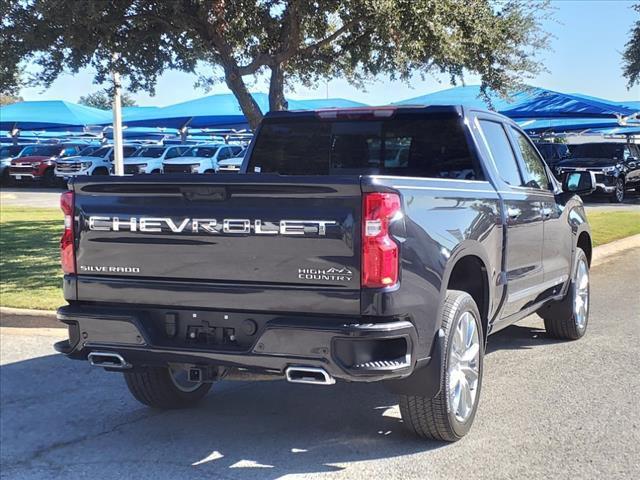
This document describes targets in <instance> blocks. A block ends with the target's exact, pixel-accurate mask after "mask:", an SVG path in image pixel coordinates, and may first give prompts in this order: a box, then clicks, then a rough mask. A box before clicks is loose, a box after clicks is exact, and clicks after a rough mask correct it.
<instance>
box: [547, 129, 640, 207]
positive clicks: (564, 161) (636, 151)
mask: <svg viewBox="0 0 640 480" xmlns="http://www.w3.org/2000/svg"><path fill="white" fill-rule="evenodd" d="M536 147H537V148H538V150H539V151H540V153H541V154H542V156H543V157H544V159H545V161H546V162H547V165H549V167H550V169H551V171H552V172H553V173H554V175H555V176H556V177H557V178H559V179H561V178H562V177H563V176H564V175H566V174H567V173H569V172H575V171H584V170H588V171H592V172H594V174H595V178H596V193H600V194H604V195H607V196H608V197H609V198H610V200H611V201H612V202H615V203H621V202H623V201H624V199H625V196H626V194H627V192H628V191H630V190H635V191H636V192H637V193H640V145H638V144H637V143H630V142H621V141H614V140H610V141H606V142H593V143H582V144H576V145H567V144H563V143H550V142H537V143H536Z"/></svg>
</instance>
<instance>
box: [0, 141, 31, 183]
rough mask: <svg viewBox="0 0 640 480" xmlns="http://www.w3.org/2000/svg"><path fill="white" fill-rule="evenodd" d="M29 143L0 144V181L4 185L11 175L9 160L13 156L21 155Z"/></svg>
mask: <svg viewBox="0 0 640 480" xmlns="http://www.w3.org/2000/svg"><path fill="white" fill-rule="evenodd" d="M30 146H31V145H25V144H20V145H6V144H5V145H1V146H0V182H2V185H6V184H8V183H9V182H10V180H11V176H10V175H9V168H10V167H11V160H13V159H14V158H19V157H22V152H24V151H25V150H26V149H27V147H30Z"/></svg>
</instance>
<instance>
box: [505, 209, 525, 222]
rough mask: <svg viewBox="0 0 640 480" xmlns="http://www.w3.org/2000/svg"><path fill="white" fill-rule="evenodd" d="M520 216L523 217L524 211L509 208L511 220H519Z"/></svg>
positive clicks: (508, 212)
mask: <svg viewBox="0 0 640 480" xmlns="http://www.w3.org/2000/svg"><path fill="white" fill-rule="evenodd" d="M520 215H522V210H520V209H519V208H514V207H509V208H507V216H508V217H509V218H510V219H511V220H515V219H517V218H518V217H519V216H520Z"/></svg>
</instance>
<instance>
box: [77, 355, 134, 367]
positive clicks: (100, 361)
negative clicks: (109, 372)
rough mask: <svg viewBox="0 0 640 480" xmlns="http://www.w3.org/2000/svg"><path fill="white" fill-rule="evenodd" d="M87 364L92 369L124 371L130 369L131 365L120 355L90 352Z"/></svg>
mask: <svg viewBox="0 0 640 480" xmlns="http://www.w3.org/2000/svg"><path fill="white" fill-rule="evenodd" d="M87 359H88V360H89V363H90V364H91V365H92V366H94V367H105V368H117V369H121V370H124V369H126V368H131V364H130V363H127V361H126V360H125V359H124V358H123V357H122V355H120V354H119V353H113V352H91V353H90V354H89V355H87Z"/></svg>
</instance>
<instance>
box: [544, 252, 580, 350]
mask: <svg viewBox="0 0 640 480" xmlns="http://www.w3.org/2000/svg"><path fill="white" fill-rule="evenodd" d="M581 265H584V266H585V268H586V274H587V287H586V292H587V298H586V312H585V318H584V320H583V321H582V319H581V318H580V317H579V316H578V315H577V314H576V309H575V305H576V296H578V294H579V287H580V285H578V281H577V277H578V272H579V271H580V268H581V267H580V266H581ZM589 298H590V295H589V262H588V260H587V255H586V254H585V253H584V251H583V250H582V249H581V248H577V249H576V258H575V262H574V266H573V271H572V273H571V282H570V283H569V288H568V291H567V294H566V295H565V297H564V298H563V299H562V300H559V301H557V302H551V303H549V304H547V305H545V306H544V307H543V308H542V310H540V311H539V312H538V315H540V316H541V317H542V319H543V320H544V328H545V329H546V330H547V334H548V335H549V336H551V337H554V338H558V339H561V340H578V339H579V338H582V337H583V336H584V334H585V333H586V332H587V326H588V324H589ZM579 320H580V321H579Z"/></svg>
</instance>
